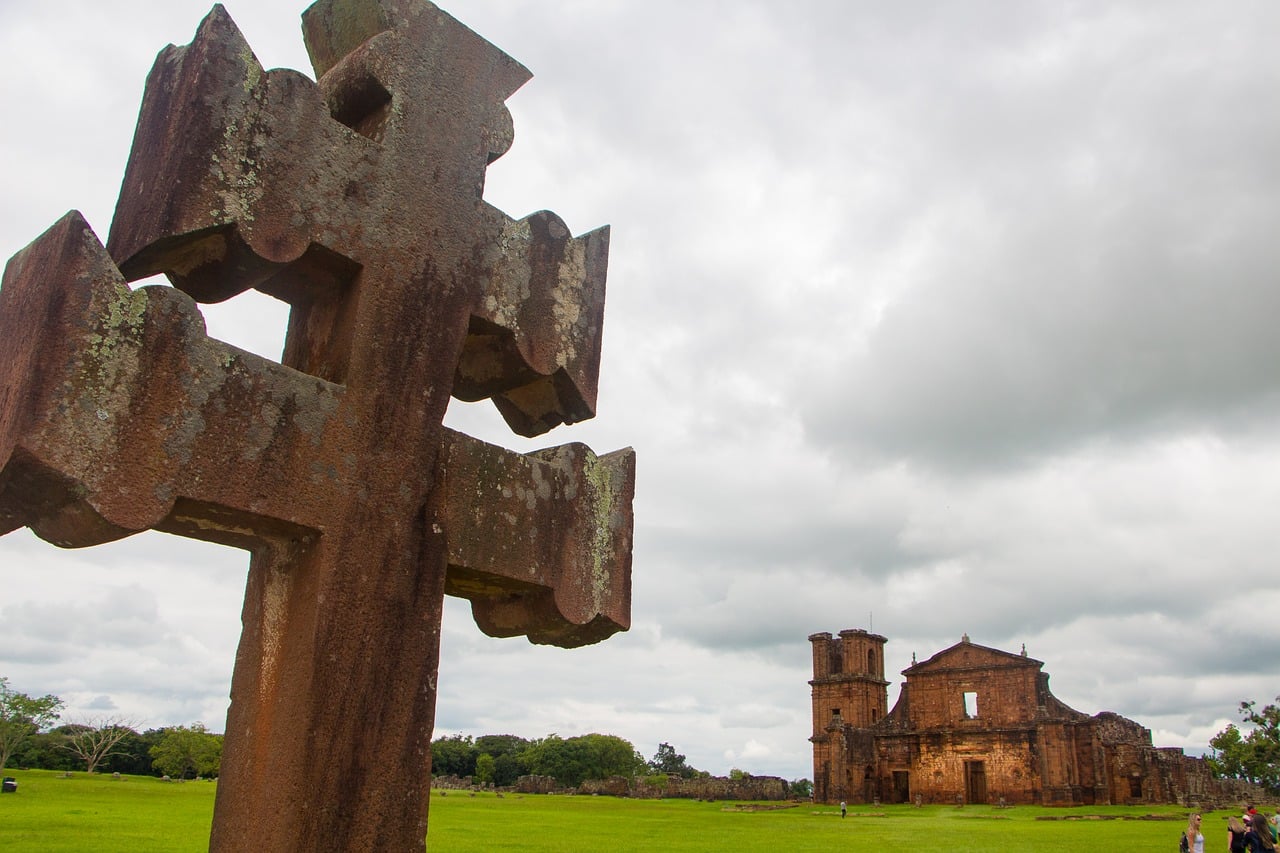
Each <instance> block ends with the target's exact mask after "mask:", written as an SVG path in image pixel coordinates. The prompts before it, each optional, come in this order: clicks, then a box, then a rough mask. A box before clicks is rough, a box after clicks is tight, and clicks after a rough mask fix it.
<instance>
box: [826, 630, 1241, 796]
mask: <svg viewBox="0 0 1280 853" xmlns="http://www.w3.org/2000/svg"><path fill="white" fill-rule="evenodd" d="M809 642H810V643H811V644H812V646H813V680H812V681H810V682H809V684H810V686H811V687H812V688H813V736H812V737H811V738H810V741H811V742H812V743H813V790H814V800H815V802H820V803H836V802H840V801H841V800H845V801H848V802H852V803H871V802H885V803H905V802H919V803H956V802H965V803H991V804H997V803H1006V804H1009V805H1013V804H1037V805H1060V806H1076V805H1095V804H1097V805H1101V804H1116V805H1121V804H1141V803H1153V804H1154V803H1182V804H1191V803H1203V804H1209V803H1214V802H1223V803H1227V802H1235V801H1238V800H1239V799H1240V798H1242V797H1247V796H1248V794H1249V793H1250V792H1249V791H1247V790H1243V789H1240V788H1238V787H1237V786H1236V785H1235V784H1234V783H1232V782H1226V781H1225V780H1216V779H1214V778H1213V777H1212V775H1211V774H1210V772H1209V768H1208V765H1207V763H1206V762H1205V761H1204V760H1203V759H1200V758H1192V757H1189V756H1186V755H1184V754H1183V752H1182V750H1181V749H1177V748H1157V747H1154V746H1152V744H1151V732H1150V730H1148V729H1145V728H1143V727H1142V726H1141V725H1139V724H1138V723H1136V722H1134V721H1133V720H1129V719H1126V718H1124V717H1122V716H1120V715H1119V714H1114V713H1111V712H1109V711H1104V712H1102V713H1100V714H1096V715H1094V716H1092V717H1091V716H1089V715H1087V714H1083V713H1081V712H1079V711H1076V710H1074V709H1072V708H1070V707H1068V706H1067V705H1066V704H1064V703H1063V702H1061V701H1060V700H1058V699H1057V698H1056V697H1055V696H1054V695H1053V694H1052V693H1051V692H1050V691H1049V676H1048V674H1047V673H1045V672H1043V671H1042V670H1043V667H1044V663H1043V662H1042V661H1038V660H1035V659H1033V658H1030V657H1027V654H1026V650H1025V649H1024V650H1023V651H1022V653H1020V654H1011V653H1009V652H1004V651H1000V650H999V649H993V648H988V647H986V646H981V645H978V644H976V643H972V642H970V641H969V638H968V636H965V638H964V639H963V640H962V641H961V642H959V643H957V644H956V645H954V646H951V647H950V648H948V649H944V650H943V651H941V652H938V653H937V654H936V655H934V656H933V657H931V658H929V659H928V660H925V661H920V662H919V663H916V662H915V661H914V660H913V662H912V665H911V666H909V667H908V668H907V669H905V670H903V671H902V674H903V676H904V677H905V682H904V683H903V685H902V691H901V694H900V695H899V697H898V701H897V704H895V705H894V706H893V709H892V710H890V709H889V707H888V685H889V682H888V681H886V680H885V677H884V647H885V643H886V642H887V638H885V637H883V636H881V635H880V634H872V633H869V632H867V631H865V630H862V629H851V630H845V631H841V632H840V634H839V636H838V637H832V635H831V634H829V633H820V634H814V635H812V636H810V637H809Z"/></svg>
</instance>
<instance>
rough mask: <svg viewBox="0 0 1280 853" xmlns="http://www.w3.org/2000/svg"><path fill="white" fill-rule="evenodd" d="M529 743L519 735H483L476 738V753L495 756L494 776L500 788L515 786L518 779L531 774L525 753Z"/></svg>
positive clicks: (494, 780)
mask: <svg viewBox="0 0 1280 853" xmlns="http://www.w3.org/2000/svg"><path fill="white" fill-rule="evenodd" d="M528 748H529V741H527V740H525V739H524V738H522V737H519V736H517V735H481V736H480V737H478V738H476V752H477V753H480V754H487V755H492V756H493V776H492V778H491V779H490V781H492V782H493V784H495V785H498V786H507V785H514V784H515V781H516V779H518V778H520V777H521V776H523V775H525V774H526V773H528V772H529V765H528V764H526V763H525V759H524V753H525V750H527V749H528Z"/></svg>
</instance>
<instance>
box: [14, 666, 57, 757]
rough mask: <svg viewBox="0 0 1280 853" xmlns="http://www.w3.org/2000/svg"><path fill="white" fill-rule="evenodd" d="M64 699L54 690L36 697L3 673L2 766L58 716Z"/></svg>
mask: <svg viewBox="0 0 1280 853" xmlns="http://www.w3.org/2000/svg"><path fill="white" fill-rule="evenodd" d="M62 705H63V702H62V700H61V699H59V698H58V697H57V696H54V695H53V694H51V693H50V694H47V695H45V696H40V697H38V698H37V697H33V696H28V695H27V694H25V693H19V692H18V691H17V690H13V689H12V688H10V687H9V679H7V678H4V677H2V676H0V767H4V766H6V765H7V764H8V763H9V758H10V756H12V755H13V754H14V752H15V751H17V749H18V747H19V746H21V745H22V742H23V741H25V740H26V739H27V738H29V737H31V736H32V735H33V734H35V733H37V732H39V731H41V730H42V729H44V728H45V727H47V726H48V725H49V724H50V723H52V722H53V721H54V720H56V719H58V711H59V710H61V709H62Z"/></svg>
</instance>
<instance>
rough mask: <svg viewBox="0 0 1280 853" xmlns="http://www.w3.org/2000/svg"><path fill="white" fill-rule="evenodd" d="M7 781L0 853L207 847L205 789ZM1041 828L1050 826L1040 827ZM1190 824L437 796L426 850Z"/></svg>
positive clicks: (1054, 813) (83, 779)
mask: <svg viewBox="0 0 1280 853" xmlns="http://www.w3.org/2000/svg"><path fill="white" fill-rule="evenodd" d="M5 774H6V775H10V776H14V777H16V778H17V780H18V791H17V793H14V794H4V795H0V853H59V851H75V853H82V851H84V850H85V849H92V850H99V851H139V850H146V851H151V853H168V851H200V850H205V849H207V846H208V836H209V824H210V821H211V819H212V815H213V797H214V791H215V789H216V784H215V783H213V782H186V783H173V782H162V781H160V780H158V779H152V778H148V777H137V776H126V777H124V778H123V779H121V780H118V781H117V780H113V779H112V778H111V777H110V776H88V775H86V774H84V773H77V774H75V775H74V776H73V777H72V778H70V779H67V778H63V777H62V776H61V774H59V773H56V772H53V771H42V770H31V771H14V770H6V771H5ZM775 805H776V804H775ZM1226 814H1227V813H1226V812H1221V813H1218V814H1206V815H1205V821H1204V824H1205V829H1206V836H1207V843H1206V846H1205V849H1206V850H1208V851H1221V850H1224V849H1225V844H1224V843H1223V839H1224V838H1225V836H1226V823H1225V817H1226ZM1151 815H1156V816H1160V817H1165V818H1169V819H1167V820H1158V819H1151V817H1150V816H1151ZM1042 817H1049V818H1054V819H1053V820H1044V819H1039V820H1038V819H1037V818H1042ZM1184 817H1185V814H1184V813H1183V812H1182V811H1181V810H1179V809H1177V808H1175V807H1172V806H1168V807H1162V808H1155V809H1152V808H1145V809H1144V808H1130V807H1123V806H1112V807H1097V808H1086V809H1045V808H1037V807H1032V806H1019V807H1016V808H1011V809H996V808H992V807H988V806H968V807H966V808H959V809H958V808H955V807H951V806H926V807H924V808H920V809H917V808H913V807H910V806H885V807H881V808H872V807H867V806H854V807H852V808H851V809H850V812H849V817H847V818H845V819H843V820H841V818H840V813H839V810H838V809H836V808H834V807H831V806H813V805H809V804H804V805H799V806H796V807H794V808H786V809H775V808H767V809H766V810H760V811H751V810H745V809H742V808H741V807H740V805H739V804H735V803H699V802H696V801H690V800H658V801H653V800H619V799H614V798H612V797H577V796H520V795H517V794H507V795H505V796H502V797H497V796H494V795H493V794H477V795H476V796H474V797H473V796H469V795H467V794H466V793H464V792H460V791H449V792H447V793H443V792H441V791H435V792H433V793H432V796H431V832H430V844H429V848H430V850H431V851H432V853H473V852H474V853H479V851H493V850H512V851H528V853H535V851H536V852H537V853H577V851H581V853H587V851H591V853H595V851H651V850H652V851H664V853H665V851H707V850H727V851H734V853H740V852H741V851H767V853H783V851H824V852H825V851H831V850H841V849H844V850H913V851H915V850H922V851H930V850H939V851H941V850H946V851H970V853H987V851H990V853H997V851H1000V853H1003V851H1008V850H1034V851H1048V853H1053V851H1110V850H1153V851H1160V850H1169V851H1171V850H1176V849H1177V848H1176V847H1175V846H1174V845H1175V844H1176V843H1177V835H1178V832H1179V831H1180V830H1181V829H1182V828H1183V827H1184V826H1185V822H1184Z"/></svg>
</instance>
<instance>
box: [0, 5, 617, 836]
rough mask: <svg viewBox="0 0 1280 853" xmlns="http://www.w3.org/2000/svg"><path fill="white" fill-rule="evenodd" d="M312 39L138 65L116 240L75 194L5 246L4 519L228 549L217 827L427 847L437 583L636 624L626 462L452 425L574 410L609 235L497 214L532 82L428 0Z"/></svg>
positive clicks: (209, 37) (217, 26) (557, 614)
mask: <svg viewBox="0 0 1280 853" xmlns="http://www.w3.org/2000/svg"><path fill="white" fill-rule="evenodd" d="M303 29H304V33H305V38H306V42H307V48H308V50H309V52H310V55H311V59H312V62H313V64H314V66H315V71H316V75H317V77H318V78H319V82H318V83H315V82H312V81H311V80H309V79H307V78H306V77H304V76H303V75H301V74H298V73H297V72H294V71H288V70H274V71H264V70H263V68H262V67H261V65H259V63H258V61H257V59H256V58H255V57H254V55H253V53H252V51H251V50H250V48H249V46H248V44H247V43H246V42H245V40H244V38H243V37H242V36H241V34H240V32H239V30H238V29H237V28H236V26H235V24H234V23H233V22H232V21H231V19H230V18H229V17H228V16H227V14H226V12H225V11H224V10H223V9H222V7H221V6H215V7H214V9H213V11H212V12H211V13H210V14H209V16H208V17H207V18H205V20H204V22H203V23H202V24H201V25H200V28H199V31H198V32H197V34H196V37H195V39H194V41H193V42H192V43H191V44H190V45H188V46H186V47H173V46H170V47H168V48H166V49H165V50H163V51H162V52H161V53H160V55H159V56H158V58H157V59H156V63H155V66H154V68H153V69H152V71H151V75H150V77H149V78H148V80H147V88H146V94H145V96H144V101H143V105H142V111H141V114H140V116H139V119H138V128H137V132H136V135H135V138H134V145H133V151H132V153H131V155H130V158H129V164H128V168H127V171H126V174H125V179H124V183H123V186H122V187H121V192H120V200H119V202H118V204H117V207H116V215H115V219H114V221H113V222H112V226H111V233H110V237H109V239H108V242H107V247H106V248H105V249H104V248H103V246H102V245H101V244H100V243H99V242H98V239H97V238H96V237H95V236H94V234H93V232H92V231H91V230H90V228H89V226H88V225H87V224H86V223H85V221H84V220H83V218H81V216H80V214H79V213H76V212H74V211H73V212H71V213H69V214H67V216H65V217H64V218H63V219H62V220H61V221H59V222H58V223H57V224H56V225H54V226H53V227H52V228H51V229H50V230H49V231H47V232H46V233H45V234H44V235H43V236H41V237H40V238H38V239H37V240H36V241H35V242H34V243H32V244H31V245H30V246H28V247H27V248H26V249H24V250H23V251H21V252H19V253H18V254H17V255H15V256H14V257H13V258H12V259H11V260H10V262H9V265H8V266H7V268H6V270H5V275H4V281H3V286H2V287H0V465H2V466H3V467H2V468H0V533H5V532H8V531H10V530H13V529H16V528H17V527H21V526H29V527H31V528H32V529H33V530H34V531H35V532H36V533H37V534H38V535H39V536H41V537H43V538H44V539H46V540H48V541H50V542H52V543H54V544H56V545H59V546H63V547H82V546H87V545H94V544H97V543H101V542H106V541H110V540H113V539H118V538H120V537H123V536H128V535H130V534H133V533H137V532H139V531H142V530H147V529H155V530H162V531H166V532H169V533H175V534H178V535H180V536H189V537H194V538H198V539H205V540H209V541H212V542H218V543H223V544H226V545H231V546H235V547H239V548H244V549H246V550H248V551H249V552H250V554H251V559H250V566H249V578H248V586H247V591H246V596H245V603H244V611H243V616H242V619H243V625H244V629H243V634H242V636H241V640H240V648H239V651H238V653H237V656H236V666H235V674H234V677H233V680H232V687H231V698H232V702H231V709H230V711H229V714H228V719H227V729H226V741H225V752H224V757H223V763H222V772H221V777H220V779H219V787H218V797H217V805H216V809H215V815H214V827H213V835H212V839H211V848H212V849H214V850H239V849H250V848H252V849H254V850H272V851H281V850H411V849H422V848H423V845H424V837H425V834H426V826H427V806H428V799H429V793H430V760H431V758H430V756H431V739H432V729H433V724H434V714H435V698H436V674H437V669H438V656H439V634H440V618H441V608H442V596H443V595H445V594H452V595H458V596H462V597H465V598H468V599H470V600H471V602H472V608H473V613H474V614H475V618H476V621H477V623H478V624H479V625H480V627H481V628H482V629H483V630H484V631H486V632H487V633H489V634H492V635H494V636H515V635H526V636H528V637H529V639H530V640H532V641H533V642H537V643H551V644H555V645H559V646H566V647H568V646H577V645H582V644H586V643H594V642H597V641H599V640H602V639H604V638H606V637H608V636H609V635H610V634H613V633H614V632H616V631H619V630H625V629H626V628H627V627H628V625H629V622H630V599H631V585H630V577H631V536H632V515H631V503H632V495H633V492H634V482H635V461H634V454H633V453H632V452H631V450H629V449H627V450H622V451H618V452H616V453H612V454H609V455H607V456H601V457H596V456H595V455H594V454H592V453H591V451H590V450H588V449H587V448H586V447H584V446H582V445H577V444H571V445H566V446H563V447H556V448H551V449H548V450H543V451H538V452H536V453H531V454H528V455H519V454H515V453H511V452H509V451H505V450H502V449H500V448H497V447H494V446H491V445H487V444H484V443H482V442H480V441H477V440H475V439H471V438H468V437H467V436H464V435H461V434H459V433H456V432H454V431H451V430H448V429H446V428H444V427H443V426H442V425H441V421H442V419H443V417H444V413H445V410H446V407H447V405H448V400H449V397H450V395H451V394H452V395H453V396H457V397H459V398H461V399H465V400H478V399H483V398H491V399H493V400H494V402H495V404H496V405H497V406H498V408H499V410H500V411H501V412H502V415H503V416H504V418H505V419H506V421H507V423H508V424H509V425H510V426H511V428H512V429H513V430H514V431H515V432H517V433H519V434H521V435H526V436H534V435H539V434H541V433H543V432H546V431H547V430H549V429H551V428H553V427H555V426H557V425H559V424H570V423H574V422H576V421H580V420H583V419H585V418H590V417H592V416H593V415H594V413H595V398H596V383H597V371H598V367H599V359H600V335H601V327H602V321H603V312H604V282H605V268H606V263H607V255H608V243H609V234H608V230H607V229H605V228H602V229H599V230H597V231H592V232H590V233H588V234H586V235H584V236H581V237H572V236H570V232H569V230H568V228H567V227H566V226H565V224H564V223H563V222H562V221H561V220H560V219H559V218H558V217H556V216H555V215H554V214H551V213H547V212H541V213H536V214H533V215H532V216H529V217H527V218H525V219H521V220H514V219H511V218H509V217H508V216H506V215H505V214H503V213H502V212H501V211H499V210H497V209H495V208H493V207H491V206H490V205H488V204H487V203H485V202H484V200H483V198H482V191H483V187H484V177H485V167H486V166H487V165H488V164H489V163H490V162H492V161H493V160H495V159H496V158H497V157H499V156H501V155H502V154H503V153H504V152H505V151H506V150H507V148H508V147H509V146H510V144H511V139H512V128H511V117H510V114H509V113H508V112H507V109H506V107H505V106H504V101H505V100H506V98H507V97H508V96H510V95H511V93H512V92H514V91H515V90H516V89H517V88H518V87H519V86H520V85H521V84H523V83H524V82H525V81H526V80H527V79H528V77H529V73H528V72H527V71H526V70H525V69H524V68H523V67H522V66H520V65H519V64H518V63H516V62H515V61H513V60H512V59H511V58H509V57H507V56H506V55H505V54H503V53H502V52H501V51H499V50H498V49H497V48H495V47H493V46H492V45H490V44H488V43H487V42H485V41H484V40H483V39H481V38H480V37H479V36H477V35H476V34H475V33H473V32H471V31H470V30H468V29H467V28H466V27H464V26H462V25H461V24H460V23H458V22H457V21H456V20H454V19H453V18H451V17H449V16H448V15H447V14H445V13H444V12H442V11H440V10H439V9H437V8H436V7H435V6H433V5H432V4H431V3H428V2H425V0H322V2H319V3H316V4H315V5H314V6H312V7H311V8H310V9H309V10H307V12H306V13H305V14H304V15H303ZM156 273H164V274H165V275H166V276H167V277H168V278H169V280H170V282H172V284H173V285H174V286H173V287H166V286H146V287H141V288H139V289H137V290H132V291H131V290H130V289H129V286H128V285H127V284H126V282H127V281H133V280H137V279H141V278H144V277H146V276H150V275H153V274H156ZM249 288H254V289H257V290H259V291H262V292H264V293H268V294H270V295H272V296H274V297H276V298H278V299H282V300H284V301H286V302H288V303H289V304H290V306H291V309H292V310H291V313H290V317H289V327H288V332H287V337H286V342H285V347H284V353H283V357H282V360H281V363H279V364H277V363H275V362H272V361H270V360H267V359H263V358H260V357H258V356H255V355H252V354H250V353H247V352H244V351H242V350H239V349H236V348H235V347H232V346H229V345H227V344H224V343H222V342H219V341H216V340H213V339H211V338H209V337H208V336H207V335H206V333H205V329H204V324H203V319H202V318H201V316H200V313H199V311H198V309H197V308H196V305H195V303H196V302H217V301H220V300H224V299H227V298H229V297H231V296H233V295H235V294H237V293H240V292H242V291H244V290H247V289H249Z"/></svg>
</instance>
